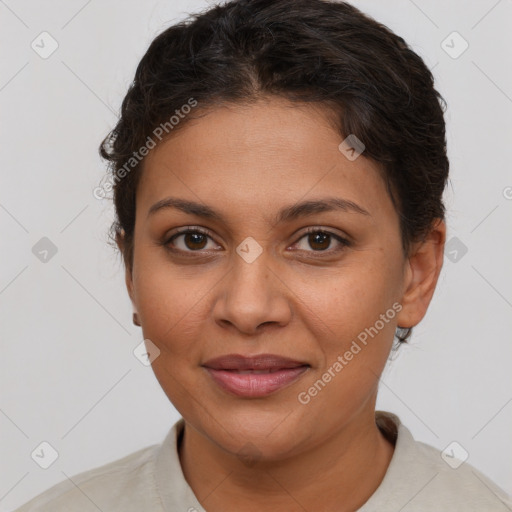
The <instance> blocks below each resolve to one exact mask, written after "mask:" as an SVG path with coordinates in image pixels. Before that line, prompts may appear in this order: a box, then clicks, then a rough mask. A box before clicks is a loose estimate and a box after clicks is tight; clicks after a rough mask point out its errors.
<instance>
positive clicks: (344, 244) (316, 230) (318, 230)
mask: <svg viewBox="0 0 512 512" xmlns="http://www.w3.org/2000/svg"><path fill="white" fill-rule="evenodd" d="M195 233H199V234H201V235H205V236H206V237H208V238H210V239H211V237H210V235H209V234H208V232H207V231H206V230H204V229H202V228H199V227H192V226H187V227H186V228H181V229H179V230H177V231H176V233H174V234H173V235H172V236H171V237H170V238H167V239H166V240H165V241H164V242H163V243H162V245H163V246H164V247H165V248H166V249H167V250H169V251H171V252H179V253H202V252H204V250H202V249H200V250H197V251H192V250H188V251H185V250H183V249H176V248H175V247H170V246H169V244H171V242H173V241H174V240H175V239H176V238H178V237H179V236H181V235H187V234H195ZM314 233H322V234H324V235H327V236H329V237H332V238H334V239H335V240H337V241H338V242H339V243H340V246H341V247H339V248H338V249H334V250H331V249H325V250H319V251H314V250H311V251H305V252H309V253H312V254H315V256H314V257H322V255H324V254H326V255H332V254H333V253H337V252H339V251H342V250H343V249H344V248H346V247H350V246H351V242H350V241H349V240H347V239H346V238H343V237H342V236H340V235H337V234H335V233H332V232H331V231H328V230H326V229H323V228H318V227H311V228H307V230H306V231H305V232H304V233H302V235H301V236H300V237H299V238H298V239H297V241H296V242H294V243H293V244H292V245H295V244H297V243H298V242H299V241H300V240H302V239H303V238H304V237H306V236H307V235H310V234H314Z"/></svg>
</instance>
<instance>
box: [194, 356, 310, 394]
mask: <svg viewBox="0 0 512 512" xmlns="http://www.w3.org/2000/svg"><path fill="white" fill-rule="evenodd" d="M203 367H204V368H205V369H206V370H207V371H208V373H209V374H210V376H211V377H212V379H213V381H214V382H215V383H216V384H217V385H218V386H220V387H221V388H222V389H223V390H224V391H227V392H229V393H231V394H234V395H236V396H240V397H249V398H256V397H263V396H266V395H269V394H271V393H274V392H275V391H277V390H280V389H282V388H284V387H286V386H288V385H290V384H291V383H292V382H295V381H296V380H297V379H298V378H300V376H301V375H302V374H303V373H304V372H305V371H306V370H307V369H308V368H309V365H308V364H307V363H304V362H301V361H297V360H293V359H289V358H285V357H282V356H277V355H273V354H260V355H257V356H251V357H247V356H242V355H239V354H229V355H226V356H222V357H217V358H215V359H210V360H209V361H207V362H206V363H204V364H203Z"/></svg>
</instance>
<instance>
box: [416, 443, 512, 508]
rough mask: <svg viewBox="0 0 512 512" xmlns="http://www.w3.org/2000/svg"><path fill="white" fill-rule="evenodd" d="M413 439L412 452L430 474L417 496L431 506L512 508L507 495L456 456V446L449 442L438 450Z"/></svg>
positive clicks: (511, 501)
mask: <svg viewBox="0 0 512 512" xmlns="http://www.w3.org/2000/svg"><path fill="white" fill-rule="evenodd" d="M414 443H415V449H414V450H413V452H412V453H416V454H417V456H418V458H419V460H420V461H421V462H422V463H423V464H424V465H425V468H426V469H427V470H428V471H429V472H430V474H431V477H430V479H429V480H428V481H427V482H426V484H425V492H423V493H422V494H423V496H422V497H421V500H422V501H423V502H424V503H425V504H430V506H431V507H433V508H432V510H434V508H435V507H439V506H440V505H441V504H442V506H443V507H445V508H446V507H448V508H449V510H461V511H462V510H464V511H465V512H469V511H479V512H480V511H482V510H485V511H486V512H501V511H507V510H509V511H510V510H512V500H511V499H510V496H508V495H507V494H506V493H505V492H504V491H503V490H502V489H501V488H499V487H498V486H497V485H496V484H495V483H494V482H492V481H491V480H490V479H489V478H488V477H486V476H485V475H484V474H483V473H481V472H480V471H479V470H477V469H476V468H475V467H473V466H472V465H471V464H468V463H467V462H463V461H462V460H461V459H458V458H457V450H456V448H455V449H454V448H453V447H450V446H449V447H448V448H447V449H446V450H445V451H444V452H441V451H440V450H437V449H436V448H434V447H433V446H430V445H427V444H425V443H422V442H419V441H414ZM461 458H463V457H461ZM429 510H430V509H429Z"/></svg>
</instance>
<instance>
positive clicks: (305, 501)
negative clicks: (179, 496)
mask: <svg viewBox="0 0 512 512" xmlns="http://www.w3.org/2000/svg"><path fill="white" fill-rule="evenodd" d="M393 451H394V446H393V444H392V443H391V442H390V441H388V440H387V439H386V437H385V436H384V435H383V434H382V432H381V431H380V430H379V428H378V427H377V425H376V423H375V418H374V409H373V408H372V410H371V411H370V412H368V413H364V414H363V415H361V416H359V417H357V418H355V419H354V420H352V421H351V422H350V423H349V424H348V425H345V426H344V428H343V429H341V430H339V431H337V432H335V433H334V434H333V435H332V436H331V437H330V438H329V439H328V440H326V441H325V442H324V443H322V444H320V445H317V446H315V447H314V449H310V450H309V451H307V452H302V453H300V454H299V455H297V456H294V457H290V458H287V459H283V460H278V461H275V460H273V461H258V462H257V463H254V464H247V463H246V464H244V463H243V462H242V461H241V460H240V459H239V458H238V457H237V456H235V455H233V454H229V453H226V452H225V451H224V450H222V449H220V448H219V447H218V445H216V444H214V443H213V442H211V441H210V440H209V439H208V438H206V437H205V436H203V435H201V434H200V433H199V432H197V431H196V430H195V429H193V428H191V427H190V426H189V425H187V424H185V431H184V435H183V439H182V443H181V445H180V447H179V455H180V462H181V466H182V469H183V473H184V475H185V479H186V480H187V482H188V484H189V485H190V487H191V488H192V491H193V492H194V494H195V495H196V496H197V498H198V500H199V501H200V502H201V504H202V505H203V506H204V508H205V509H206V510H208V512H217V511H223V512H225V511H226V510H244V511H248V512H250V511H251V512H252V511H258V512H265V511H275V510H286V511H287V512H295V511H297V512H299V511H300V512H303V511H304V510H315V511H318V512H324V511H325V512H327V511H330V510H336V511H338V512H349V511H354V510H357V509H358V508H360V507H361V506H362V505H363V504H364V503H365V502H366V501H367V500H368V498H369V497H370V496H371V495H372V494H373V493H374V492H375V490H376V489H377V487H378V486H379V485H380V483H381V481H382V479H383V478H384V475H385V473H386V470H387V468H388V466H389V463H390V461H391V458H392V456H393Z"/></svg>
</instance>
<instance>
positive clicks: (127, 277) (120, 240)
mask: <svg viewBox="0 0 512 512" xmlns="http://www.w3.org/2000/svg"><path fill="white" fill-rule="evenodd" d="M116 244H117V247H118V248H119V251H120V252H121V255H122V257H123V261H124V268H125V272H124V281H125V283H126V289H127V290H128V295H129V296H130V300H131V301H132V304H133V310H134V313H137V310H136V307H135V302H134V294H133V278H132V269H131V267H130V265H129V262H128V261H127V259H126V252H125V239H124V231H121V232H119V233H117V234H116Z"/></svg>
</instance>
